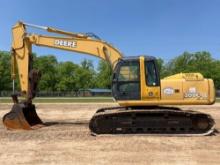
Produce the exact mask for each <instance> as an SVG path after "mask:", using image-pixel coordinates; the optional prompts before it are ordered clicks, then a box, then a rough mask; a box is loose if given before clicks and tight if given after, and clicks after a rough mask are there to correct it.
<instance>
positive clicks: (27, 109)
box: [3, 103, 43, 130]
mask: <svg viewBox="0 0 220 165" xmlns="http://www.w3.org/2000/svg"><path fill="white" fill-rule="evenodd" d="M3 124H4V125H5V127H6V128H7V129H10V130H11V129H12V130H13V129H24V130H33V129H37V128H40V127H42V126H43V122H42V121H41V119H40V118H39V117H38V115H37V113H36V109H35V105H34V104H25V103H17V104H14V105H13V107H12V109H11V111H10V112H9V113H7V114H5V115H4V117H3Z"/></svg>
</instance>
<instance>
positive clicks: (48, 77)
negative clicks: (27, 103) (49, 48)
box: [33, 55, 58, 91]
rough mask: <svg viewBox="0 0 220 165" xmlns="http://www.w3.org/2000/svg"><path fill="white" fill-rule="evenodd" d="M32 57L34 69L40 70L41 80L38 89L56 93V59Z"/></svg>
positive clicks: (51, 57)
mask: <svg viewBox="0 0 220 165" xmlns="http://www.w3.org/2000/svg"><path fill="white" fill-rule="evenodd" d="M33 56H34V68H36V69H38V70H40V72H41V79H40V82H39V86H38V87H39V89H40V90H42V91H56V84H57V81H58V76H57V65H58V62H57V59H56V57H55V56H52V55H49V56H39V57H36V55H33Z"/></svg>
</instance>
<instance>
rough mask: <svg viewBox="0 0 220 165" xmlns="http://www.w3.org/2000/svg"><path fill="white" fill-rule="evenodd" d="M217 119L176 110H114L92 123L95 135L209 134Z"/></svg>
mask: <svg viewBox="0 0 220 165" xmlns="http://www.w3.org/2000/svg"><path fill="white" fill-rule="evenodd" d="M214 125H215V122H214V120H213V118H212V117H211V116H210V115H208V114H205V113H201V112H197V111H183V110H181V109H178V108H173V107H132V108H125V107H112V108H102V109H99V110H98V111H97V112H96V113H95V114H94V116H93V117H92V119H91V120H90V123H89V128H90V130H91V132H92V134H95V135H99V134H158V135H160V134H161V135H182V136H187V135H192V136H193V135H209V134H211V133H212V132H213V131H214V129H213V128H214Z"/></svg>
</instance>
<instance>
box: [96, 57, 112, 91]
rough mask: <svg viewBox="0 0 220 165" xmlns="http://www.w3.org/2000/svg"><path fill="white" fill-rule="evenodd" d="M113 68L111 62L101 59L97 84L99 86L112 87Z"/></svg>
mask: <svg viewBox="0 0 220 165" xmlns="http://www.w3.org/2000/svg"><path fill="white" fill-rule="evenodd" d="M111 82H112V68H111V66H110V64H109V63H108V62H106V61H104V60H100V61H99V64H98V73H97V77H96V86H97V87H98V88H108V89H110V88H111Z"/></svg>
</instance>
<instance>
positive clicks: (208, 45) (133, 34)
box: [0, 0, 220, 65]
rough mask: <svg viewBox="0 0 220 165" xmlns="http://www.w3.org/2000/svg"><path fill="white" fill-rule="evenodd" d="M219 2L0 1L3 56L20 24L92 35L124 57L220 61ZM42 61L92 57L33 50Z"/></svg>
mask: <svg viewBox="0 0 220 165" xmlns="http://www.w3.org/2000/svg"><path fill="white" fill-rule="evenodd" d="M219 7H220V0H212V1H210V0H61V1H58V0H0V13H1V14H0V50H6V51H9V50H10V44H11V27H12V26H13V25H14V24H15V23H16V22H17V21H19V20H21V21H24V22H27V23H32V24H37V25H43V26H51V27H55V28H59V29H63V30H65V31H71V32H93V33H95V34H96V35H98V36H99V37H100V38H102V39H103V40H105V41H107V42H109V43H111V44H113V45H114V46H115V47H116V48H118V49H119V50H120V51H121V52H122V53H123V55H124V56H136V55H152V56H155V57H158V58H162V59H164V60H165V61H168V60H170V59H172V58H174V57H176V56H178V55H180V54H182V53H183V52H184V51H188V52H197V51H209V52H210V53H211V54H212V57H213V58H216V59H220V19H219V18H220V10H219ZM33 51H34V52H36V53H37V54H38V55H55V56H56V57H57V59H58V61H72V62H74V63H80V62H81V61H82V60H83V59H90V60H93V61H94V65H97V63H98V59H97V58H95V57H92V56H88V55H82V54H77V53H72V52H66V51H61V50H56V49H49V48H42V47H36V46H34V48H33Z"/></svg>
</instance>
